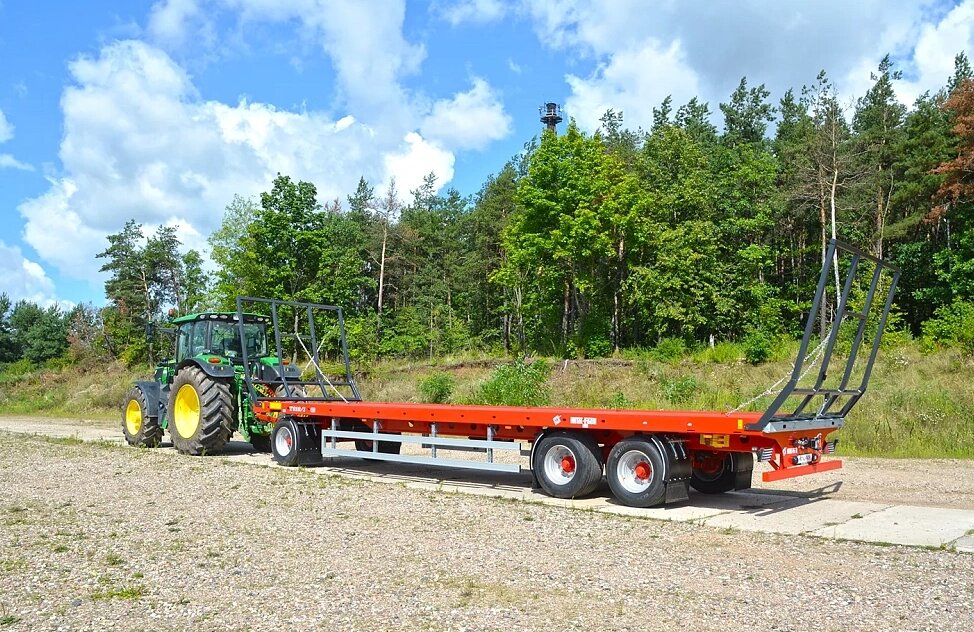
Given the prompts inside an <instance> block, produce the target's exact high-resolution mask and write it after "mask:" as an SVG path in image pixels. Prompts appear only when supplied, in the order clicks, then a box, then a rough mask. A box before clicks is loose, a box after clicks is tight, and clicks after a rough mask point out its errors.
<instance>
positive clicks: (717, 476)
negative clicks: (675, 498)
mask: <svg viewBox="0 0 974 632" xmlns="http://www.w3.org/2000/svg"><path fill="white" fill-rule="evenodd" d="M701 456H702V457H703V458H699V457H701ZM692 461H693V469H692V470H691V472H690V487H692V488H693V489H695V490H697V491H698V492H700V493H701V494H723V493H724V492H729V491H730V490H732V489H734V466H733V463H734V461H733V456H732V455H731V453H730V452H726V453H697V454H694V456H693V459H692Z"/></svg>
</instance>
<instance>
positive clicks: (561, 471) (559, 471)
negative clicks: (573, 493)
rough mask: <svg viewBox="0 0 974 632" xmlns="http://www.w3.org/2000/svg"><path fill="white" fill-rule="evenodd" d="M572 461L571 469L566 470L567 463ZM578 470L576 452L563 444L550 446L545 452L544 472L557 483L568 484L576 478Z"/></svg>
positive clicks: (546, 476)
mask: <svg viewBox="0 0 974 632" xmlns="http://www.w3.org/2000/svg"><path fill="white" fill-rule="evenodd" d="M567 461H570V462H571V464H572V467H571V471H566V469H565V464H566V462H567ZM577 471H578V460H577V459H576V458H575V453H574V452H572V451H571V450H569V449H568V448H566V447H565V446H563V445H555V446H551V447H550V448H548V451H547V452H545V454H544V474H545V478H547V479H548V480H549V481H551V482H552V483H554V484H555V485H567V484H568V483H570V482H571V480H572V479H573V478H575V473H576V472H577Z"/></svg>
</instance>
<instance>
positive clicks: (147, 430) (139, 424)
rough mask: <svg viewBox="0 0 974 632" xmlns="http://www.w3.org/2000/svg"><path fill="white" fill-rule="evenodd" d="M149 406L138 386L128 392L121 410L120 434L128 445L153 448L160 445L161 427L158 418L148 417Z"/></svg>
mask: <svg viewBox="0 0 974 632" xmlns="http://www.w3.org/2000/svg"><path fill="white" fill-rule="evenodd" d="M148 413H149V405H148V402H147V399H146V396H145V393H143V392H142V389H141V388H139V387H138V386H135V387H133V388H132V390H130V391H129V393H128V396H126V398H125V406H124V407H123V408H122V434H124V435H125V440H126V441H127V442H128V444H129V445H137V446H145V447H147V448H155V447H157V446H158V445H159V444H160V443H162V433H163V431H162V427H161V426H160V425H159V417H158V416H156V417H150V416H149V414H148Z"/></svg>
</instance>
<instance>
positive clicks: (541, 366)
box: [479, 360, 551, 406]
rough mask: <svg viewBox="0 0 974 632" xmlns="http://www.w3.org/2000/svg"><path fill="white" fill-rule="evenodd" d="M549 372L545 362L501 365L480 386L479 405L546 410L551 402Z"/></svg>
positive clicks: (520, 362) (521, 362) (536, 361)
mask: <svg viewBox="0 0 974 632" xmlns="http://www.w3.org/2000/svg"><path fill="white" fill-rule="evenodd" d="M548 370H549V369H548V363H547V362H545V361H544V360H535V361H534V362H532V363H531V364H525V363H524V362H523V361H521V360H519V361H517V362H511V363H509V364H502V365H500V366H498V367H497V368H496V369H494V371H493V373H491V375H490V377H489V378H488V379H487V381H486V382H484V383H483V384H481V385H480V397H479V399H480V402H481V403H483V404H487V405H489V406H547V405H548V403H549V401H550V399H551V393H550V389H549V387H548Z"/></svg>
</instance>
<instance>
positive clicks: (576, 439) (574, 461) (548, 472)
mask: <svg viewBox="0 0 974 632" xmlns="http://www.w3.org/2000/svg"><path fill="white" fill-rule="evenodd" d="M533 461H534V462H533V463H532V464H531V467H532V468H533V469H534V474H535V477H536V478H537V479H538V484H539V485H541V489H543V490H544V491H545V493H546V494H548V495H549V496H553V497H555V498H579V497H581V496H586V495H588V494H591V493H592V492H594V491H595V490H596V489H598V487H599V484H600V483H601V482H602V451H601V450H600V449H599V445H598V443H596V442H595V440H594V439H593V438H592V437H590V436H589V435H587V434H583V433H580V432H565V431H559V432H553V433H550V434H547V435H544V436H543V437H542V438H541V439H540V440H538V442H537V443H536V444H535V447H534V459H533Z"/></svg>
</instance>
